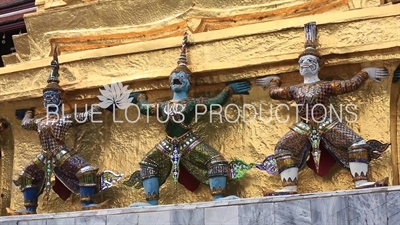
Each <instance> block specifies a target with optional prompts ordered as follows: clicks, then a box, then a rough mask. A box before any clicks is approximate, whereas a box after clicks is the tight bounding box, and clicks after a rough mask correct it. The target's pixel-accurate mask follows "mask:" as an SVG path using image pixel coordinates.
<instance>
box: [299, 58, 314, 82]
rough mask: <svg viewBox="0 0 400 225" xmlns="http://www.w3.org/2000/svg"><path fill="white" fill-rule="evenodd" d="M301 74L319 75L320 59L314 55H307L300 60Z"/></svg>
mask: <svg viewBox="0 0 400 225" xmlns="http://www.w3.org/2000/svg"><path fill="white" fill-rule="evenodd" d="M299 65H300V69H299V71H300V74H301V75H302V76H305V77H307V76H315V75H318V71H319V65H318V58H317V57H316V56H313V55H305V56H302V57H301V58H300V59H299Z"/></svg>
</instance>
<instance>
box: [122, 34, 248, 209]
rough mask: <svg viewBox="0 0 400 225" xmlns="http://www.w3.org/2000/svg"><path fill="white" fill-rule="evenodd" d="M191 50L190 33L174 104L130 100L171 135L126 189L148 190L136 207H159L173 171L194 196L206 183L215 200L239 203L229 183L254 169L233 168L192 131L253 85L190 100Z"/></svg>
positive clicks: (174, 81)
mask: <svg viewBox="0 0 400 225" xmlns="http://www.w3.org/2000/svg"><path fill="white" fill-rule="evenodd" d="M186 49H187V33H186V32H185V34H184V38H183V41H182V50H181V55H180V58H179V61H178V67H177V68H176V69H175V70H173V71H172V73H171V75H170V78H169V81H170V87H171V90H172V92H173V98H172V100H170V101H167V102H161V103H158V104H147V96H146V94H145V93H133V94H132V95H131V97H132V96H133V97H134V99H135V100H134V101H136V102H137V104H138V106H139V108H140V110H141V113H142V114H144V115H151V116H158V117H159V118H160V120H162V121H165V122H166V123H165V125H166V133H167V135H166V138H165V139H164V140H162V141H160V142H159V143H158V144H157V145H156V146H155V147H154V148H153V149H152V150H151V151H150V152H149V153H148V154H147V155H146V156H145V157H144V158H143V159H142V161H141V162H140V163H139V165H140V170H139V171H136V172H135V173H133V174H132V175H131V176H130V179H129V180H128V181H125V182H124V184H125V185H127V186H135V187H136V188H141V187H144V191H145V195H146V200H147V203H134V204H132V205H131V207H134V206H141V205H158V199H159V189H160V186H161V185H162V184H164V183H165V181H166V179H167V178H168V176H169V175H170V174H171V172H172V176H173V180H174V182H175V184H176V183H178V182H179V183H181V184H182V185H184V186H185V187H186V188H187V189H188V190H190V191H195V190H196V189H197V187H198V186H199V185H200V183H203V184H205V185H208V186H209V187H210V190H211V194H212V196H213V199H214V200H223V199H237V198H238V197H236V196H228V197H224V195H223V192H224V189H225V186H226V184H227V181H228V180H229V179H238V178H240V177H242V176H244V174H245V173H246V172H247V171H248V170H250V169H251V168H252V167H253V165H248V164H246V163H245V162H243V161H241V160H238V159H236V160H234V161H232V162H230V163H229V162H228V161H227V160H226V159H225V158H224V157H223V156H222V155H221V154H220V153H219V152H218V151H217V150H215V149H214V148H213V147H211V146H209V145H208V144H207V143H205V142H204V141H203V140H202V139H201V138H200V137H199V136H197V135H196V134H195V133H193V131H192V128H191V126H190V124H191V122H192V120H193V118H194V117H195V116H196V111H197V112H198V113H201V112H206V110H207V111H210V110H211V107H212V105H213V104H215V105H224V104H225V103H226V102H227V101H228V100H229V98H230V97H231V96H232V95H233V94H248V92H249V90H250V89H251V85H250V83H249V82H248V81H238V82H233V83H231V84H229V85H228V86H227V87H226V88H225V89H224V90H223V91H222V93H221V94H219V95H218V96H216V97H214V98H209V99H207V98H195V99H194V98H189V96H188V94H189V89H190V86H191V85H192V82H191V78H192V77H191V74H192V73H191V71H190V70H189V69H188V67H187V66H186V64H187V60H186ZM196 108H197V110H196Z"/></svg>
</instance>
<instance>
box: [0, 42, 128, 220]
mask: <svg viewBox="0 0 400 225" xmlns="http://www.w3.org/2000/svg"><path fill="white" fill-rule="evenodd" d="M51 66H52V67H53V69H52V72H51V74H50V76H49V79H48V80H47V83H48V85H47V86H46V88H45V89H44V90H43V102H44V107H45V108H46V109H47V115H46V116H45V117H43V118H39V119H34V110H33V109H28V110H27V109H22V110H17V112H16V116H17V118H18V119H22V128H23V129H27V130H34V131H36V132H37V133H38V135H39V140H40V143H41V145H42V149H43V150H42V152H41V153H39V154H38V155H37V157H36V158H35V159H34V160H33V161H31V162H30V163H29V164H28V165H27V166H26V167H25V169H24V170H23V171H22V172H21V173H20V175H19V177H18V179H17V180H14V184H15V185H16V186H18V187H19V188H20V190H21V191H22V193H23V196H24V206H25V209H23V210H12V209H9V208H7V212H8V214H9V215H26V214H36V208H37V204H38V197H39V196H40V195H41V194H42V193H43V191H45V192H46V196H47V197H48V196H49V193H50V189H51V177H52V173H54V175H55V185H54V186H53V190H54V191H55V192H56V193H57V194H58V195H59V196H60V198H62V199H63V200H64V201H65V200H66V199H68V198H69V197H70V195H71V193H75V194H80V197H81V203H82V209H83V210H89V209H100V208H103V207H105V205H106V202H107V201H105V202H103V203H101V204H94V203H93V200H92V198H93V196H94V195H95V194H96V193H98V192H100V191H102V190H104V189H106V188H109V187H111V186H112V185H113V183H115V182H117V181H119V180H120V179H121V177H122V176H123V175H122V174H116V173H114V172H112V171H108V170H107V171H104V172H102V173H100V174H98V168H96V167H93V166H91V165H90V164H89V163H88V162H87V161H86V160H84V159H83V158H81V157H80V156H79V155H77V154H72V152H71V149H70V148H68V147H67V146H66V145H65V135H66V133H67V131H68V129H69V128H71V127H72V126H74V125H78V124H82V123H83V122H82V121H85V120H86V121H91V120H90V119H89V118H90V117H91V116H92V115H93V113H92V112H99V111H100V110H102V109H101V108H100V107H93V108H92V111H88V112H84V113H77V114H67V115H63V114H62V112H61V106H62V96H63V93H64V91H63V89H62V88H61V87H60V86H59V79H58V76H59V74H58V70H59V64H58V58H57V47H56V48H55V50H54V56H53V60H52V62H51Z"/></svg>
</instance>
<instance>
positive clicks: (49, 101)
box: [43, 90, 62, 112]
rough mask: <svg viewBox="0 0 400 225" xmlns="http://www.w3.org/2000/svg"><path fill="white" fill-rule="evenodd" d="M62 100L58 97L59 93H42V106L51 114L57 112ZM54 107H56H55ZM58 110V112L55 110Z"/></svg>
mask: <svg viewBox="0 0 400 225" xmlns="http://www.w3.org/2000/svg"><path fill="white" fill-rule="evenodd" d="M61 103H62V100H61V96H60V92H59V91H57V90H49V91H45V92H44V93H43V105H44V107H45V108H46V109H47V106H48V107H49V108H48V110H49V111H51V112H55V111H58V110H59V107H60V106H61ZM54 105H56V106H58V108H57V107H55V106H54ZM57 109H58V110H57Z"/></svg>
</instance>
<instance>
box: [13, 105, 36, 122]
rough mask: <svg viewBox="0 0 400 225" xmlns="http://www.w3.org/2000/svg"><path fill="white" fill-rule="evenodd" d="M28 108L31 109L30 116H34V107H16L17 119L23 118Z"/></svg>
mask: <svg viewBox="0 0 400 225" xmlns="http://www.w3.org/2000/svg"><path fill="white" fill-rule="evenodd" d="M28 110H30V111H32V117H34V115H35V109H34V108H31V109H17V110H15V117H17V119H19V120H22V119H24V117H25V113H26V111H28Z"/></svg>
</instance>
